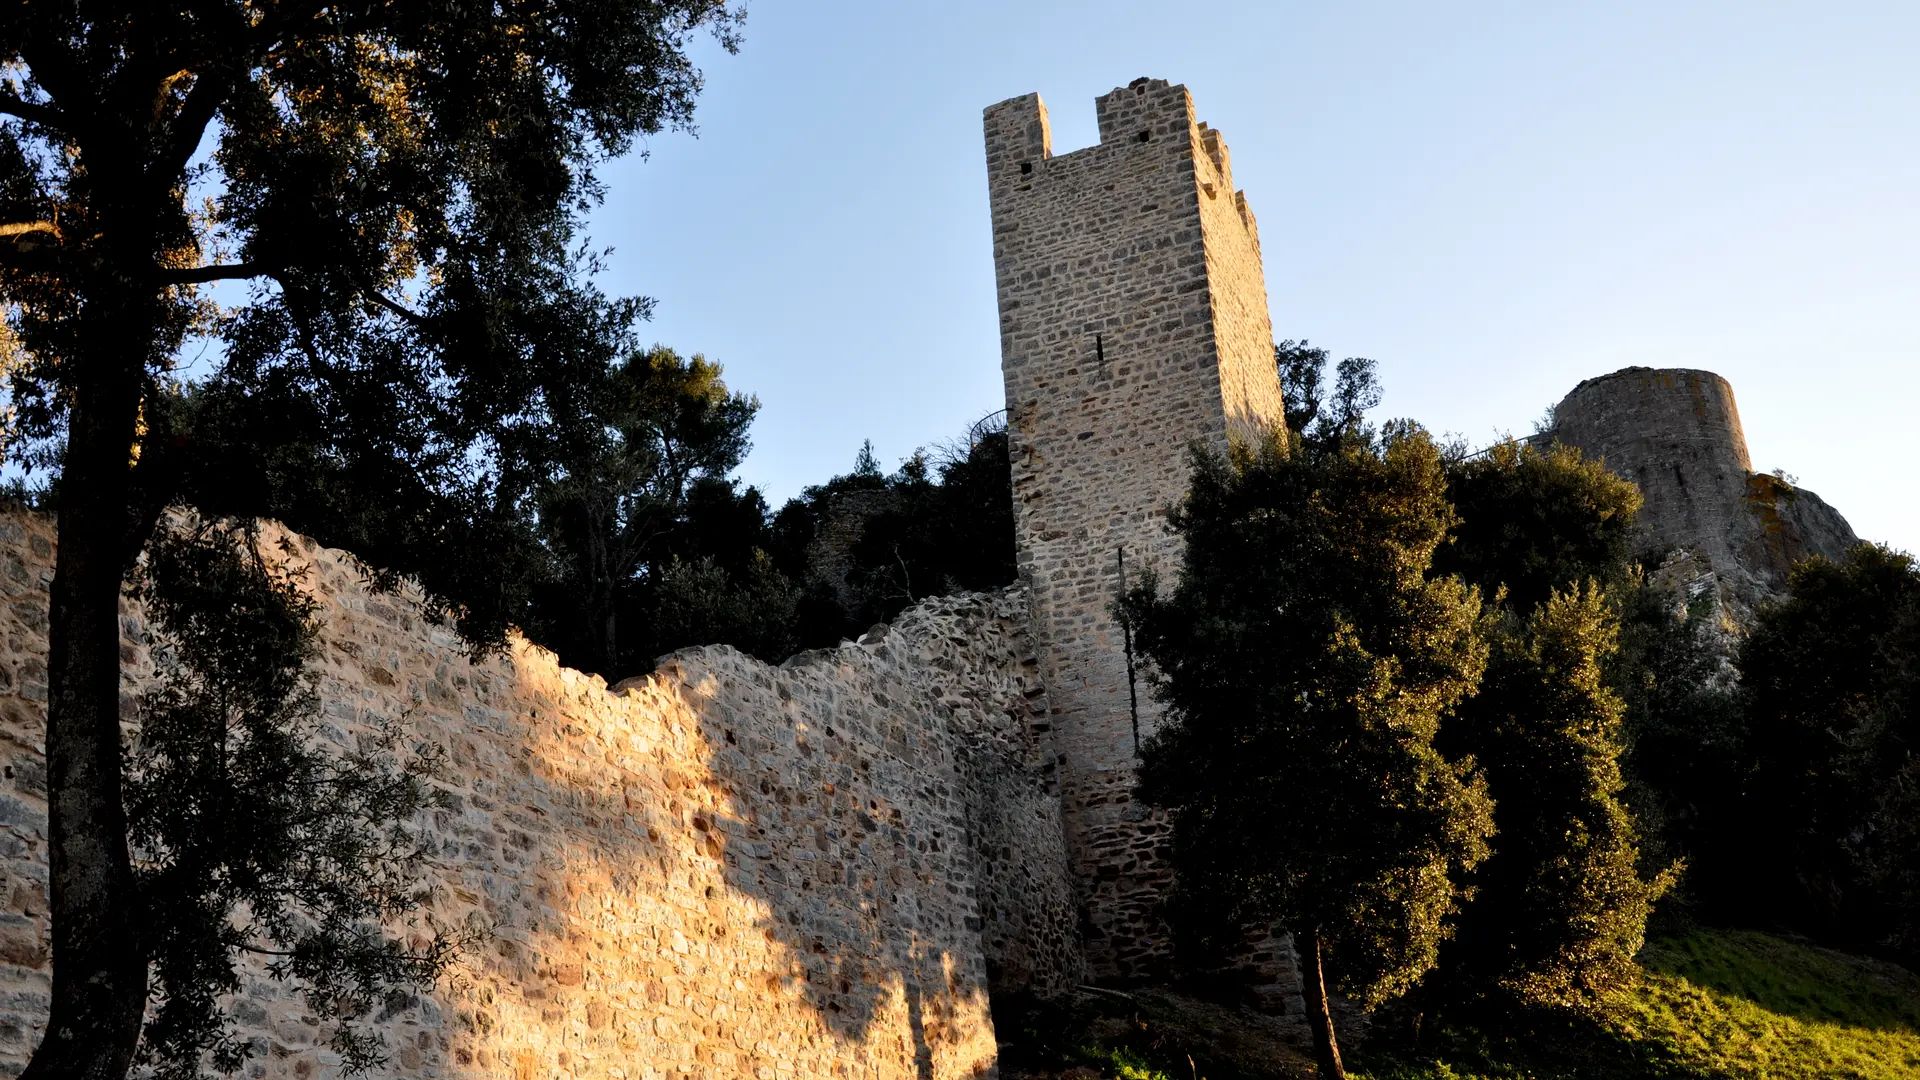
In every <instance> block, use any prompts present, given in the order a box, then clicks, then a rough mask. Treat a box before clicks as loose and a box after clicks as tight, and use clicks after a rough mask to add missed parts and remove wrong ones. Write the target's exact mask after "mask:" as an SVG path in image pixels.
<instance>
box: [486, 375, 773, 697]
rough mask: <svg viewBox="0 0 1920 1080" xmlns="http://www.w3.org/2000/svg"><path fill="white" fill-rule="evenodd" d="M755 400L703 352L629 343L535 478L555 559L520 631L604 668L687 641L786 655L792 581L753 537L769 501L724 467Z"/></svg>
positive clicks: (615, 672)
mask: <svg viewBox="0 0 1920 1080" xmlns="http://www.w3.org/2000/svg"><path fill="white" fill-rule="evenodd" d="M758 408H759V402H757V401H755V400H754V399H753V398H751V397H747V396H745V395H742V394H738V393H734V392H732V391H730V390H729V389H728V388H727V386H726V383H725V382H724V381H723V380H722V379H721V371H720V367H719V365H717V364H714V363H711V362H709V361H707V360H706V359H705V358H704V357H701V356H697V355H696V356H694V357H692V358H691V359H683V358H681V357H680V356H678V355H676V354H675V353H674V352H673V351H672V350H670V349H667V348H665V347H662V346H654V347H653V348H651V349H646V350H635V351H633V352H631V353H629V354H628V355H627V356H625V357H624V358H623V359H622V360H621V362H620V363H619V364H618V365H617V366H615V367H614V368H613V369H612V371H611V373H610V375H609V377H608V379H607V384H606V386H605V388H604V390H603V391H602V392H601V393H600V394H599V395H597V396H596V397H595V398H594V399H593V400H592V401H590V402H588V403H586V404H585V405H584V406H583V411H584V414H585V415H584V416H582V417H580V418H578V419H574V420H572V421H571V422H569V423H566V424H563V425H560V426H559V427H558V429H557V432H556V438H557V439H558V440H559V441H560V446H559V449H558V452H557V453H556V454H555V455H554V458H555V464H556V466H557V467H556V468H555V469H554V470H553V471H552V472H551V473H550V474H549V475H547V476H546V477H544V478H543V479H542V481H541V483H540V484H539V486H538V488H537V489H536V492H535V497H536V499H537V500H538V507H539V522H540V528H541V538H542V540H543V541H544V543H545V548H546V551H547V553H548V554H549V555H550V556H551V571H550V574H549V576H547V577H546V578H545V579H544V580H542V581H540V582H539V583H538V585H537V590H536V593H535V599H534V602H533V604H532V610H531V611H530V612H529V613H528V614H527V615H526V616H525V617H524V618H523V619H522V620H521V622H522V626H523V628H524V629H525V630H526V631H527V633H528V635H529V636H530V637H532V638H533V639H534V640H536V641H539V642H540V643H541V644H544V645H547V646H549V647H551V648H553V649H554V650H555V651H557V652H558V653H559V654H560V657H561V659H562V660H563V661H564V662H566V663H568V664H571V665H573V666H576V667H579V668H582V669H584V670H588V671H598V672H601V673H602V674H605V675H607V676H608V677H609V678H619V677H621V676H622V675H625V674H632V673H635V672H639V671H645V670H647V669H648V668H650V667H651V666H652V661H653V658H654V657H656V656H658V655H660V654H661V653H663V652H667V651H669V650H671V649H672V648H675V647H677V646H679V645H684V644H694V643H701V644H704V643H710V642H720V641H724V642H728V643H731V644H736V645H741V646H742V647H744V648H747V649H748V650H749V651H752V652H756V653H760V654H762V655H774V656H778V655H784V652H785V651H788V649H789V647H790V644H791V642H790V640H788V639H789V636H790V635H789V634H788V633H787V632H786V626H785V624H786V623H787V622H789V621H791V618H792V613H793V607H794V600H793V597H792V596H791V595H789V594H790V593H791V592H792V590H791V588H789V587H787V586H786V585H785V584H784V583H783V582H782V581H781V580H780V579H779V578H778V576H777V575H775V574H773V573H772V572H771V569H770V567H769V566H768V558H767V555H766V553H765V552H764V550H762V549H761V547H760V546H758V545H759V544H760V543H763V542H764V538H763V537H762V535H761V534H762V533H764V531H765V518H766V505H765V502H764V501H763V500H762V499H761V497H760V495H759V493H758V492H757V491H754V490H753V489H751V488H748V489H746V490H745V491H741V490H740V489H739V485H738V483H737V481H735V480H734V479H733V478H732V476H731V473H732V472H733V470H734V469H735V468H737V467H738V466H739V464H740V461H741V459H743V458H744V457H746V453H747V448H748V445H749V444H748V440H747V428H748V425H749V424H751V423H752V421H753V415H754V412H755V411H756V410H757V409H758ZM767 628H771V633H770V634H769V631H768V629H767Z"/></svg>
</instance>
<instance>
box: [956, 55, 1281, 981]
mask: <svg viewBox="0 0 1920 1080" xmlns="http://www.w3.org/2000/svg"><path fill="white" fill-rule="evenodd" d="M1097 108H1098V115H1099V121H1100V143H1099V145H1097V146H1091V147H1087V148H1085V149H1082V150H1076V151H1073V152H1072V153H1067V154H1062V155H1059V156H1057V157H1056V156H1054V154H1053V152H1052V145H1051V136H1050V132H1049V129H1048V123H1047V111H1046V106H1045V105H1043V104H1042V103H1041V101H1040V98H1039V96H1038V95H1036V94H1028V95H1026V96H1024V97H1017V98H1013V99H1011V100H1008V101H1003V102H1001V103H1000V104H998V105H995V106H992V107H991V108H989V109H987V110H986V140H987V175H988V186H989V190H990V192H991V201H992V208H993V252H994V267H995V272H996V275H997V279H998V285H999V300H1000V347H1001V364H1002V370H1003V373H1004V375H1005V379H1006V391H1007V420H1008V429H1009V432H1010V434H1011V439H1012V452H1013V494H1014V503H1015V515H1016V520H1017V527H1018V535H1019V559H1020V568H1021V573H1022V575H1023V576H1024V577H1025V578H1026V579H1028V581H1029V582H1030V584H1031V587H1032V590H1033V605H1034V606H1033V618H1034V629H1035V633H1036V635H1037V638H1038V644H1039V647H1040V650H1041V655H1042V657H1043V661H1042V662H1043V665H1044V671H1043V674H1044V676H1045V680H1046V683H1047V689H1048V691H1049V693H1050V697H1051V700H1052V704H1053V708H1052V715H1051V718H1050V719H1051V731H1050V736H1051V738H1052V741H1053V746H1054V751H1055V753H1056V755H1057V758H1058V762H1059V775H1060V786H1061V798H1062V804H1063V807H1062V809H1063V818H1064V822H1065V828H1066V830H1067V844H1068V850H1069V852H1070V855H1071V858H1072V859H1073V861H1074V873H1075V877H1076V878H1077V880H1078V881H1079V883H1080V888H1081V890H1082V894H1081V904H1082V908H1083V912H1084V915H1085V918H1084V920H1083V926H1082V930H1083V934H1084V937H1085V941H1084V944H1085V948H1086V954H1087V959H1088V961H1089V963H1090V965H1091V966H1092V968H1093V972H1094V974H1095V975H1096V976H1097V977H1100V978H1105V979H1120V980H1127V979H1134V978H1145V977H1150V976H1153V975H1156V974H1158V973H1160V972H1161V971H1162V970H1163V969H1164V967H1165V963H1166V961H1167V959H1168V942H1167V935H1166V932H1165V928H1164V924H1163V923H1162V921H1161V917H1160V914H1159V905H1160V901H1161V897H1162V894H1163V892H1164V890H1165V887H1166V884H1167V882H1168V876H1169V875H1168V870H1167V867H1166V864H1165V861H1164V859H1163V857H1162V853H1161V847H1162V845H1163V844H1164V842H1165V838H1166V826H1165V823H1164V822H1163V821H1162V820H1160V819H1159V818H1158V816H1157V815H1155V814H1152V813H1150V812H1148V811H1147V810H1146V809H1145V808H1144V807H1140V806H1136V805H1134V802H1133V795H1132V792H1133V786H1134V780H1135V774H1136V763H1137V760H1138V759H1137V746H1138V738H1139V737H1141V736H1144V735H1146V734H1148V733H1150V732H1151V731H1152V730H1153V728H1154V724H1155V718H1156V711H1157V710H1156V709H1155V707H1154V705H1153V703H1152V702H1151V700H1150V699H1149V697H1148V696H1147V694H1146V687H1145V686H1144V684H1143V683H1142V682H1141V680H1140V679H1139V678H1138V677H1137V673H1136V672H1135V671H1134V666H1133V664H1132V662H1131V659H1130V657H1129V656H1128V651H1127V646H1126V642H1125V640H1124V637H1123V634H1122V631H1121V628H1120V626H1119V625H1118V623H1117V622H1116V620H1115V619H1114V617H1113V615H1112V612H1111V610H1110V608H1111V605H1112V603H1113V600H1114V598H1115V596H1116V594H1117V590H1118V586H1119V583H1120V580H1121V578H1120V572H1121V567H1122V565H1123V564H1124V566H1125V568H1126V571H1127V572H1128V573H1129V574H1131V573H1133V572H1136V571H1138V570H1141V569H1146V568H1156V569H1160V570H1162V571H1163V572H1166V573H1169V574H1170V573H1171V572H1172V571H1173V570H1174V569H1175V568H1176V567H1177V564H1178V556H1179V549H1178V545H1177V541H1176V540H1175V538H1174V537H1173V536H1172V535H1171V534H1170V533H1169V531H1168V530H1167V528H1166V521H1165V513H1166V509H1167V508H1168V507H1169V506H1170V505H1172V504H1173V503H1174V502H1176V501H1177V500H1178V499H1180V498H1181V496H1182V495H1184V494H1185V492H1186V489H1187V480H1188V456H1187V454H1188V447H1189V446H1190V445H1192V444H1193V443H1194V442H1195V441H1200V442H1203V443H1206V444H1209V445H1212V446H1214V447H1216V448H1221V449H1224V448H1225V447H1226V446H1227V444H1228V441H1229V439H1231V438H1232V437H1234V436H1236V435H1251V434H1253V433H1255V432H1256V431H1258V430H1259V429H1261V428H1263V427H1264V426H1266V425H1269V424H1275V423H1279V422H1281V420H1282V418H1283V415H1284V410H1283V407H1282V403H1281V394H1280V384H1279V379H1278V376H1277V374H1276V372H1275V368H1274V358H1273V327H1272V324H1271V321H1270V318H1269V316H1268V314H1267V290H1266V280H1265V275H1264V272H1263V271H1262V269H1261V263H1260V237H1259V232H1258V230H1257V229H1256V227H1255V225H1254V219H1253V213H1252V212H1251V211H1250V210H1248V208H1247V202H1246V197H1245V196H1244V195H1243V194H1241V193H1240V192H1237V191H1235V190H1234V187H1233V173H1232V167H1231V163H1230V161H1229V158H1228V154H1227V146H1226V143H1225V141H1224V140H1223V139H1222V138H1221V137H1220V133H1219V132H1217V131H1214V130H1212V129H1210V128H1209V127H1207V125H1205V124H1203V123H1199V122H1198V121H1197V120H1196V119H1195V118H1194V111H1193V101H1192V98H1191V97H1190V96H1189V95H1188V94H1187V90H1186V88H1185V87H1184V86H1175V85H1170V84H1168V83H1167V82H1165V81H1164V80H1158V79H1136V80H1135V81H1134V82H1133V83H1131V84H1129V85H1128V86H1125V87H1122V88H1120V89H1117V90H1114V91H1113V92H1112V93H1110V94H1107V95H1105V96H1104V97H1101V98H1099V99H1098V102H1097Z"/></svg>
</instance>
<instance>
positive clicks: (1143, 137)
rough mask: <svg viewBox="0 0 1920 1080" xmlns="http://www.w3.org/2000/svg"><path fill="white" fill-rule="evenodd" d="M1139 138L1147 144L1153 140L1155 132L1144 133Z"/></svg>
mask: <svg viewBox="0 0 1920 1080" xmlns="http://www.w3.org/2000/svg"><path fill="white" fill-rule="evenodd" d="M1138 138H1139V140H1140V141H1141V142H1146V141H1147V140H1148V139H1151V138H1153V132H1151V131H1143V132H1141V133H1140V134H1139V136H1138Z"/></svg>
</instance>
